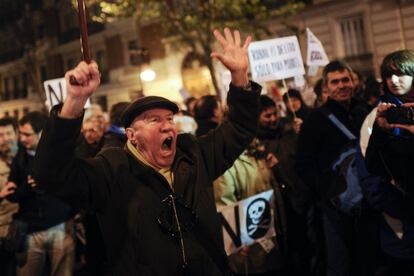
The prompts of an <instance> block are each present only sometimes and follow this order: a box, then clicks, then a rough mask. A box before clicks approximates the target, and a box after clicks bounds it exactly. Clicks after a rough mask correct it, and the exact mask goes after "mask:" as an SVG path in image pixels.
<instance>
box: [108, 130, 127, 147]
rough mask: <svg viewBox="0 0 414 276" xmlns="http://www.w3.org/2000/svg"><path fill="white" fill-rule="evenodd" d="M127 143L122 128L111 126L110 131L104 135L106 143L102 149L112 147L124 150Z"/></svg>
mask: <svg viewBox="0 0 414 276" xmlns="http://www.w3.org/2000/svg"><path fill="white" fill-rule="evenodd" d="M126 141H127V137H126V134H125V132H123V131H121V129H120V127H117V126H115V125H110V126H109V129H108V131H107V132H106V133H105V135H104V143H103V147H102V149H105V148H110V147H119V148H123V147H124V146H125V143H126Z"/></svg>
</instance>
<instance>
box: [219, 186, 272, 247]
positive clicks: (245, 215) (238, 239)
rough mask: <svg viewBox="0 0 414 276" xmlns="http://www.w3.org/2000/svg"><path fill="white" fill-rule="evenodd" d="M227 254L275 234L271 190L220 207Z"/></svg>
mask: <svg viewBox="0 0 414 276" xmlns="http://www.w3.org/2000/svg"><path fill="white" fill-rule="evenodd" d="M219 215H220V218H221V223H222V229H223V239H224V247H225V250H226V253H227V255H231V254H233V253H236V252H237V251H239V250H240V249H241V248H242V247H243V246H247V245H251V244H253V243H255V242H258V241H262V240H263V239H266V238H270V237H274V236H276V231H275V227H274V197H273V190H269V191H265V192H263V193H260V194H257V195H254V196H252V197H249V198H247V199H244V200H241V201H239V202H237V203H235V204H233V205H229V206H225V207H222V208H220V210H219Z"/></svg>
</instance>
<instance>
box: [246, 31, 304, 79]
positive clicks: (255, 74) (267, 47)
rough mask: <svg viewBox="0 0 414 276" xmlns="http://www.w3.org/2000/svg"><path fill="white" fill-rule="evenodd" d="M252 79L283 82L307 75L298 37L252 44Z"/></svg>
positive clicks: (250, 47) (250, 58)
mask: <svg viewBox="0 0 414 276" xmlns="http://www.w3.org/2000/svg"><path fill="white" fill-rule="evenodd" d="M249 60H250V69H251V73H252V79H253V80H254V81H256V82H264V81H272V80H281V79H286V78H291V77H294V76H298V75H303V74H305V69H304V67H303V60H302V55H301V53H300V48H299V42H298V39H297V37H296V36H288V37H282V38H276V39H270V40H262V41H257V42H252V43H251V44H250V46H249Z"/></svg>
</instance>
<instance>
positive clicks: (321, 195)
mask: <svg viewBox="0 0 414 276" xmlns="http://www.w3.org/2000/svg"><path fill="white" fill-rule="evenodd" d="M352 108H353V103H351V106H350V109H349V110H347V109H345V107H344V106H342V105H341V104H339V103H338V102H336V101H333V100H331V99H328V101H327V102H326V103H325V104H324V105H323V106H321V107H320V108H317V109H315V110H313V111H312V113H311V114H310V116H309V117H308V119H307V120H306V121H305V122H304V123H303V125H302V128H301V132H300V134H299V138H298V145H297V151H296V168H297V172H298V175H299V176H300V177H301V178H302V181H303V182H304V183H305V185H306V186H308V187H309V189H310V190H311V192H312V193H313V195H314V197H315V200H319V199H325V200H326V199H330V198H332V197H334V196H337V195H338V194H339V193H341V192H343V191H344V190H345V188H346V187H345V186H341V185H333V173H332V171H331V166H332V164H333V162H334V160H336V158H338V156H339V153H340V152H341V150H342V149H343V148H344V147H345V146H346V145H347V144H348V143H349V140H348V138H347V137H346V136H345V134H343V133H342V132H341V130H339V129H338V128H337V127H336V126H335V125H334V124H333V123H332V122H331V121H330V120H329V119H328V117H327V115H328V114H329V113H332V114H334V115H335V116H336V117H337V119H338V120H339V121H341V122H342V123H343V124H344V125H345V126H346V127H347V128H348V129H349V130H350V131H351V132H352V133H353V134H354V135H355V136H356V137H359V128H360V125H361V122H359V121H356V120H355V118H353V117H352Z"/></svg>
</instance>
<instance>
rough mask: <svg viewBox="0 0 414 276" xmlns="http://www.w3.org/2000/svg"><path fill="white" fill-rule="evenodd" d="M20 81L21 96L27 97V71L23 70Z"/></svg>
mask: <svg viewBox="0 0 414 276" xmlns="http://www.w3.org/2000/svg"><path fill="white" fill-rule="evenodd" d="M22 83H23V87H22V94H21V97H22V98H27V94H28V90H29V80H28V77H27V72H24V73H23V74H22Z"/></svg>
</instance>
